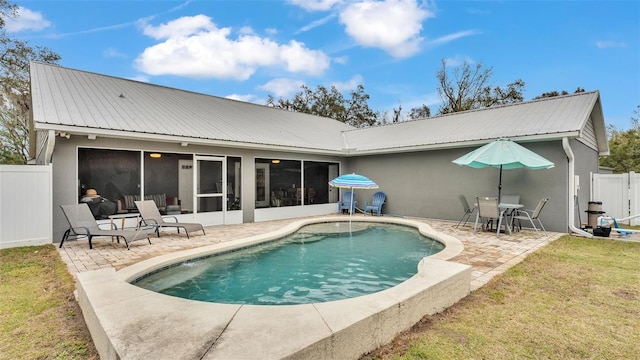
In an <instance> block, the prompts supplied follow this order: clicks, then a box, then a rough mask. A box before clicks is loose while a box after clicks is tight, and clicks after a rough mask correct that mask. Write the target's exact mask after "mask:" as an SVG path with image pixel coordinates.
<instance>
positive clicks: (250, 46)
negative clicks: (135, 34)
mask: <svg viewBox="0 0 640 360" xmlns="http://www.w3.org/2000/svg"><path fill="white" fill-rule="evenodd" d="M143 31H144V33H145V34H146V35H149V36H151V37H153V38H154V39H157V40H162V42H160V43H158V44H156V45H153V46H150V47H148V48H146V49H145V50H144V51H143V53H142V54H140V56H139V57H138V58H137V59H136V66H137V67H138V69H140V70H141V71H144V72H146V73H148V74H152V75H165V74H171V75H180V76H189V77H214V78H226V79H236V80H246V79H248V78H249V77H251V75H253V74H254V73H255V71H256V70H257V69H258V68H259V67H267V66H269V67H271V66H273V67H283V68H284V69H286V70H287V71H289V72H293V73H305V74H311V75H319V74H322V73H323V72H324V71H325V70H326V69H327V68H328V67H329V64H330V58H329V57H328V56H327V55H326V54H325V53H324V52H322V51H320V50H311V49H308V48H307V47H305V45H304V44H303V43H300V42H297V41H290V42H289V43H288V44H278V43H276V42H274V41H272V40H270V39H267V38H261V37H259V36H257V35H252V34H244V35H240V36H238V37H237V38H235V39H234V38H232V37H231V28H218V27H217V26H216V25H215V24H214V23H213V22H211V18H209V17H207V16H204V15H197V16H191V17H182V18H179V19H176V20H173V21H170V22H168V23H165V24H161V25H159V26H152V25H145V26H144V30H143Z"/></svg>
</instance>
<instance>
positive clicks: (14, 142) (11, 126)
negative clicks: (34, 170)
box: [0, 0, 60, 164]
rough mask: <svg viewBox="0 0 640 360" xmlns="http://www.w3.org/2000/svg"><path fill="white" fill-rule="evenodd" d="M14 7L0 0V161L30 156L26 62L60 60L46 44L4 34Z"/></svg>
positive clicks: (28, 94)
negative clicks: (37, 43)
mask: <svg viewBox="0 0 640 360" xmlns="http://www.w3.org/2000/svg"><path fill="white" fill-rule="evenodd" d="M17 10H18V7H17V5H15V4H10V3H9V2H8V1H7V0H0V84H1V85H0V146H2V151H1V153H0V162H2V163H14V164H15V163H26V162H27V160H28V159H29V134H30V132H29V126H30V123H31V118H30V111H29V110H30V107H31V94H30V93H29V62H30V61H41V62H46V63H52V64H55V63H57V62H58V61H59V60H60V55H58V54H57V53H55V52H53V51H51V50H49V49H48V48H45V47H40V46H36V47H31V46H29V44H28V43H27V42H25V41H22V40H18V39H13V38H10V37H9V36H8V35H7V33H6V31H5V30H4V24H5V19H7V18H15V17H17V16H18V13H17Z"/></svg>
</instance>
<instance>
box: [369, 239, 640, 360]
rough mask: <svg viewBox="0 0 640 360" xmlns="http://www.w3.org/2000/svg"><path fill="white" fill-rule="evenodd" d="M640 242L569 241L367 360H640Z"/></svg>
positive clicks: (428, 320) (543, 251)
mask: <svg viewBox="0 0 640 360" xmlns="http://www.w3.org/2000/svg"><path fill="white" fill-rule="evenodd" d="M639 354H640V243H637V242H636V243H631V242H621V241H611V240H602V239H592V240H589V239H584V238H576V237H569V236H564V237H562V238H561V239H559V240H556V241H555V242H553V243H551V244H550V245H548V246H546V247H544V248H542V249H540V250H538V251H537V252H536V253H534V254H532V255H530V256H529V257H528V258H527V259H525V261H523V262H522V263H520V264H518V265H516V266H515V267H513V268H511V269H510V270H508V271H507V272H506V273H504V274H503V275H501V276H498V277H496V278H494V279H493V280H492V281H491V282H489V283H488V284H487V285H485V286H484V287H482V288H480V289H478V290H477V291H475V292H474V293H472V294H471V295H469V296H468V297H466V298H465V299H463V300H462V301H460V302H458V303H457V304H455V305H454V306H452V307H451V308H449V309H447V310H446V311H444V312H443V313H441V314H437V315H434V316H428V317H425V318H423V319H422V321H421V322H420V323H419V324H417V325H416V326H414V327H413V328H412V329H411V330H410V331H407V332H405V333H403V334H402V335H400V336H398V337H397V338H396V339H395V340H394V341H393V342H392V343H391V344H388V345H386V346H384V347H382V348H380V349H378V350H377V351H375V352H373V353H372V354H368V355H367V356H365V357H364V358H363V359H637V358H638V356H639Z"/></svg>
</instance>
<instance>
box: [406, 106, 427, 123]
mask: <svg viewBox="0 0 640 360" xmlns="http://www.w3.org/2000/svg"><path fill="white" fill-rule="evenodd" d="M408 117H409V119H410V120H418V119H424V118H428V117H431V109H429V107H428V106H427V105H424V104H423V105H422V106H419V107H414V108H411V110H409V115H408Z"/></svg>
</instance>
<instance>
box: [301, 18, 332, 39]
mask: <svg viewBox="0 0 640 360" xmlns="http://www.w3.org/2000/svg"><path fill="white" fill-rule="evenodd" d="M335 17H336V14H330V15H327V16H325V17H323V18H322V19H318V20H315V21H312V22H311V23H309V24H308V25H305V26H303V27H301V28H300V30H298V31H297V32H296V33H298V34H299V33H303V32H306V31H309V30H311V29H314V28H317V27H318V26H322V25H324V24H326V23H328V22H329V20H331V19H333V18H335Z"/></svg>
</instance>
